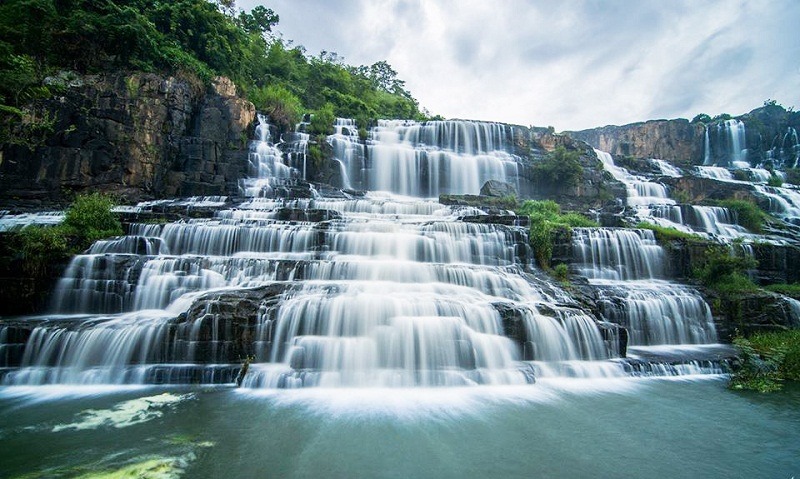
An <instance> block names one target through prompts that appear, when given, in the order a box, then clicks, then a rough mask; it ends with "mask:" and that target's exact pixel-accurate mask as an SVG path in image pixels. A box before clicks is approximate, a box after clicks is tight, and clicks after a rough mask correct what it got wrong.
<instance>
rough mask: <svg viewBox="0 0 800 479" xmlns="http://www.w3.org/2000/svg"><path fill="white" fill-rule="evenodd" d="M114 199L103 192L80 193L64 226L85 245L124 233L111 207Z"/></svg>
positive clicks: (65, 219) (68, 213) (68, 211)
mask: <svg viewBox="0 0 800 479" xmlns="http://www.w3.org/2000/svg"><path fill="white" fill-rule="evenodd" d="M113 207H114V201H113V200H112V199H111V198H110V197H109V196H106V195H103V194H101V193H91V194H88V195H79V196H78V197H77V198H75V201H74V202H73V203H72V205H71V206H70V207H69V209H68V210H67V214H66V217H65V218H64V223H63V224H62V226H63V227H64V228H66V229H67V231H68V232H69V233H70V234H72V235H74V236H76V237H77V239H78V242H79V243H80V245H81V246H83V247H88V246H89V245H90V244H91V243H92V242H94V241H97V240H99V239H103V238H108V237H110V236H119V235H121V234H122V233H123V231H122V224H121V223H120V222H119V218H117V215H115V214H114V213H113V212H111V208H113Z"/></svg>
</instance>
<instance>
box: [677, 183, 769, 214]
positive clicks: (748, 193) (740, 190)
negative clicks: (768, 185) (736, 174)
mask: <svg viewBox="0 0 800 479" xmlns="http://www.w3.org/2000/svg"><path fill="white" fill-rule="evenodd" d="M661 182H662V183H664V184H665V185H667V186H669V187H670V194H671V195H672V196H673V197H674V198H679V199H680V201H681V203H687V204H700V203H702V202H703V201H706V200H748V201H752V202H754V203H759V202H762V201H765V200H764V198H763V197H761V196H757V195H755V188H754V187H753V185H752V184H748V183H730V182H724V181H717V180H713V179H710V178H699V177H696V176H682V177H680V178H668V177H664V178H661ZM764 209H765V210H766V209H768V205H765V208H764Z"/></svg>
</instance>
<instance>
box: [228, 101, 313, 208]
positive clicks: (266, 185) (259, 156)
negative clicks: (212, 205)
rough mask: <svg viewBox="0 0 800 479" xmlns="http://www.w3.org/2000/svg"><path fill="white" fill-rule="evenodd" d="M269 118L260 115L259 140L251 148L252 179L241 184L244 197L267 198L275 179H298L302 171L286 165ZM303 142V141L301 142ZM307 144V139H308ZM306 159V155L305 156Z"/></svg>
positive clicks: (250, 165)
mask: <svg viewBox="0 0 800 479" xmlns="http://www.w3.org/2000/svg"><path fill="white" fill-rule="evenodd" d="M269 129H270V125H269V123H268V120H267V117H266V116H264V115H258V125H257V126H256V138H257V140H256V141H254V142H252V144H251V147H250V157H249V159H250V161H249V167H250V175H251V177H250V178H246V179H244V180H242V181H241V182H240V187H239V189H240V191H241V193H242V194H243V195H244V196H265V195H268V194H270V193H271V192H272V187H273V184H274V180H275V179H286V178H296V177H298V176H300V174H301V173H300V171H298V169H297V168H293V167H291V166H289V165H288V164H287V163H286V159H284V155H283V152H281V150H280V148H278V147H277V146H276V145H275V144H273V142H272V135H271V133H270V131H269ZM301 142H302V140H301ZM306 144H307V139H306ZM303 158H305V155H303Z"/></svg>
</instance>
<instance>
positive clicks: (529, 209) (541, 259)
mask: <svg viewBox="0 0 800 479" xmlns="http://www.w3.org/2000/svg"><path fill="white" fill-rule="evenodd" d="M517 214H518V215H525V216H528V217H529V218H530V220H531V227H530V233H529V235H528V242H529V243H530V245H531V248H533V253H534V256H535V257H536V263H537V264H538V265H539V266H540V267H542V268H545V269H547V268H549V267H550V260H551V259H552V257H553V236H554V235H555V234H556V231H557V230H559V229H561V230H566V231H569V230H570V229H571V228H573V227H575V228H577V227H593V226H597V223H595V222H594V221H592V220H590V219H588V218H586V217H585V216H583V215H580V214H578V213H564V214H562V213H561V206H559V204H558V203H556V202H555V201H552V200H543V201H533V200H527V201H525V202H524V203H522V205H521V206H520V207H519V209H518V210H517Z"/></svg>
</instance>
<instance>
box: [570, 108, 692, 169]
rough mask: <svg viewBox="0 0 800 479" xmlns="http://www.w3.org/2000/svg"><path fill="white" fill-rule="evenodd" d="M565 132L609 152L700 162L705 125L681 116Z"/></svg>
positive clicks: (683, 164) (676, 162)
mask: <svg viewBox="0 0 800 479" xmlns="http://www.w3.org/2000/svg"><path fill="white" fill-rule="evenodd" d="M565 133H566V134H567V135H568V136H571V137H572V138H575V139H578V140H582V141H585V142H586V143H588V144H590V145H592V146H593V147H594V148H597V149H598V150H601V151H606V152H608V153H611V154H612V155H622V156H633V157H636V158H660V159H663V160H668V161H670V162H672V163H674V164H676V165H679V166H689V165H695V164H702V162H703V139H704V136H705V126H704V125H703V124H702V123H689V120H686V119H683V118H679V119H676V120H652V121H647V122H644V123H632V124H629V125H623V126H613V125H610V126H604V127H601V128H593V129H591V130H582V131H569V132H565Z"/></svg>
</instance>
